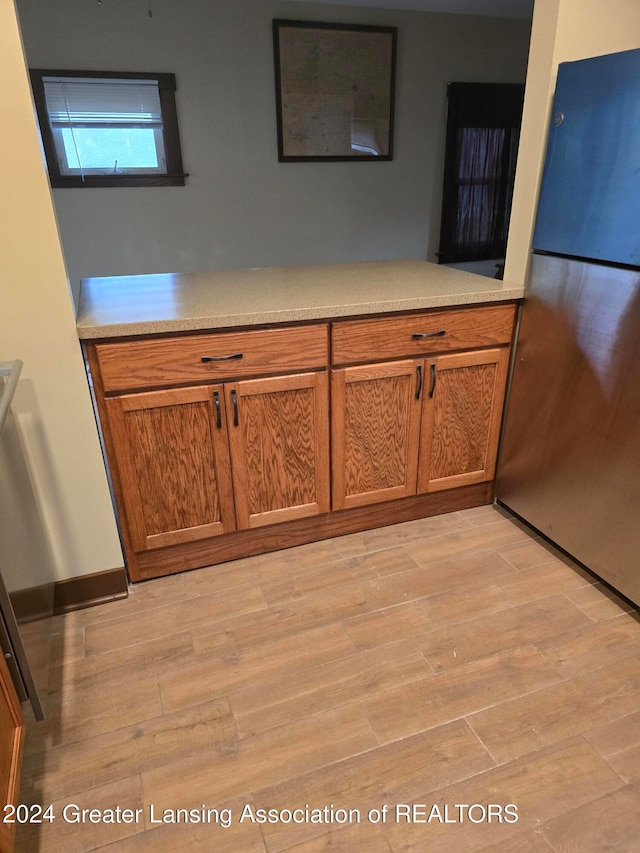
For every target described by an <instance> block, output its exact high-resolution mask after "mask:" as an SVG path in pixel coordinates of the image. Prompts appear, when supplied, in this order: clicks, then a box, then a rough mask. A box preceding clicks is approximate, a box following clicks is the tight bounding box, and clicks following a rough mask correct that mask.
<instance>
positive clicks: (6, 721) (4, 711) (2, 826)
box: [0, 655, 26, 851]
mask: <svg viewBox="0 0 640 853" xmlns="http://www.w3.org/2000/svg"><path fill="white" fill-rule="evenodd" d="M25 731H26V722H25V719H24V715H23V713H22V708H21V707H20V701H19V699H18V696H17V694H16V689H15V687H14V686H13V682H12V681H11V676H10V675H9V669H8V667H7V665H6V663H5V662H4V660H3V656H2V655H0V806H2V807H4V805H5V803H11V804H12V805H17V804H18V802H19V794H20V768H21V764H22V750H23V745H24V736H25ZM3 816H4V813H3ZM14 835H15V824H11V823H1V822H0V850H7V851H9V850H13V841H14Z"/></svg>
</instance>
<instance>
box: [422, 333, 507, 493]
mask: <svg viewBox="0 0 640 853" xmlns="http://www.w3.org/2000/svg"><path fill="white" fill-rule="evenodd" d="M508 364H509V350H508V349H505V348H502V349H490V350H479V351H477V352H466V353H456V354H455V355H440V356H437V357H436V358H434V359H430V360H428V361H427V373H428V380H427V386H428V387H427V391H426V393H425V398H424V408H423V422H422V431H421V439H420V465H419V469H418V492H420V493H422V492H436V491H441V490H444V489H455V488H458V487H459V486H470V485H472V484H473V483H483V482H487V481H489V480H493V477H494V474H495V466H496V457H497V455H498V440H499V437H500V423H501V420H502V409H503V405H504V394H505V387H506V382H507V368H508Z"/></svg>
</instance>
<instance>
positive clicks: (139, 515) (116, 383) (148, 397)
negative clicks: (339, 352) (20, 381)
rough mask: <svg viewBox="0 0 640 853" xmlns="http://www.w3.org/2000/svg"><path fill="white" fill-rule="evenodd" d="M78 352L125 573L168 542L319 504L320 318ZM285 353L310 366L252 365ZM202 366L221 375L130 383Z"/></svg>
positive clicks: (322, 414) (323, 445) (322, 486)
mask: <svg viewBox="0 0 640 853" xmlns="http://www.w3.org/2000/svg"><path fill="white" fill-rule="evenodd" d="M88 357H89V363H90V364H91V365H92V374H93V377H94V386H95V398H96V404H97V407H98V410H99V412H100V414H101V420H102V427H103V437H104V443H105V448H106V451H107V456H108V459H109V462H110V469H111V474H112V482H113V488H114V492H115V496H116V503H117V505H118V510H119V516H120V523H121V524H120V527H121V532H122V539H123V544H124V548H125V553H126V556H127V564H128V568H129V574H130V577H131V579H132V580H134V581H135V580H140V579H142V578H143V577H149V576H153V571H149V570H148V569H147V568H146V566H148V565H149V561H151V564H153V561H154V558H155V555H157V554H165V553H167V552H169V551H170V550H171V549H174V551H175V549H180V548H189V547H194V546H199V545H200V543H204V545H203V547H204V549H205V551H206V550H207V549H213V550H215V546H214V545H211V543H213V542H215V541H216V540H218V539H220V538H221V537H222V538H223V537H226V536H227V535H228V534H238V533H241V532H242V531H247V530H251V529H253V528H260V527H263V526H266V525H274V524H280V523H282V522H287V521H291V520H295V519H300V518H306V517H309V516H314V515H319V514H322V513H326V512H328V511H329V505H330V495H329V399H328V380H327V373H326V368H327V365H328V326H327V325H326V324H317V325H314V326H308V327H295V328H293V329H266V330H257V331H248V332H245V333H236V332H233V333H219V334H209V335H197V336H185V337H175V338H161V339H158V340H155V339H145V340H133V341H125V342H116V343H105V344H98V345H96V346H95V348H93V349H92V348H91V347H90V348H89V349H88ZM296 359H297V362H296ZM296 363H298V364H300V365H302V366H303V367H312V368H314V369H313V370H302V369H301V370H300V372H295V373H286V374H285V375H276V376H264V377H260V376H259V374H260V373H261V372H264V373H270V372H271V371H283V370H285V369H290V368H291V365H292V364H296ZM127 365H129V366H130V369H129V370H127ZM235 373H237V374H239V377H238V378H236V377H235V376H234V374H235ZM247 374H249V375H251V374H258V376H257V377H256V378H243V377H245V376H247ZM207 377H208V378H210V379H223V380H225V381H220V382H214V383H213V384H197V385H188V386H187V387H161V388H157V389H151V390H140V391H134V392H133V393H132V392H130V389H132V388H140V386H143V387H144V386H145V385H153V384H154V383H157V384H162V385H169V386H172V385H173V386H175V385H179V384H182V383H185V382H188V381H189V380H191V381H193V379H195V378H197V379H200V380H203V379H206V378H207ZM176 553H180V551H179V550H178V551H176ZM214 561H215V560H214V559H211V560H207V559H206V558H203V562H214ZM181 568H185V565H184V561H183V559H182V558H181V557H180V558H179V559H178V562H177V565H176V568H175V569H173V570H174V571H177V570H179V569H181ZM161 573H165V572H164V571H163V572H161Z"/></svg>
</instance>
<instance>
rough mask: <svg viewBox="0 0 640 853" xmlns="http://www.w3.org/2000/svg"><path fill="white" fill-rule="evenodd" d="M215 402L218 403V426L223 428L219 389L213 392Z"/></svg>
mask: <svg viewBox="0 0 640 853" xmlns="http://www.w3.org/2000/svg"><path fill="white" fill-rule="evenodd" d="M213 402H214V403H215V405H216V426H217V427H218V429H222V412H221V411H220V394H219V392H218V391H214V392H213Z"/></svg>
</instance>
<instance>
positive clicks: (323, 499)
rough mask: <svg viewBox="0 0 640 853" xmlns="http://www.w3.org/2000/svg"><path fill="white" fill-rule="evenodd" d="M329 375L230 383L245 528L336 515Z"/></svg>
mask: <svg viewBox="0 0 640 853" xmlns="http://www.w3.org/2000/svg"><path fill="white" fill-rule="evenodd" d="M327 389H328V386H327V374H326V373H302V374H295V375H291V376H279V377H275V378H269V379H255V380H245V381H242V382H237V383H228V384H227V385H225V394H226V402H227V422H228V429H229V443H230V447H231V461H232V468H233V482H234V488H235V501H236V514H237V518H238V527H239V528H248V527H260V526H262V525H265V524H274V523H276V522H281V521H290V520H292V519H296V518H305V517H307V516H311V515H318V514H320V513H324V512H328V511H329V424H328V411H329V402H328V390H327Z"/></svg>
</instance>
